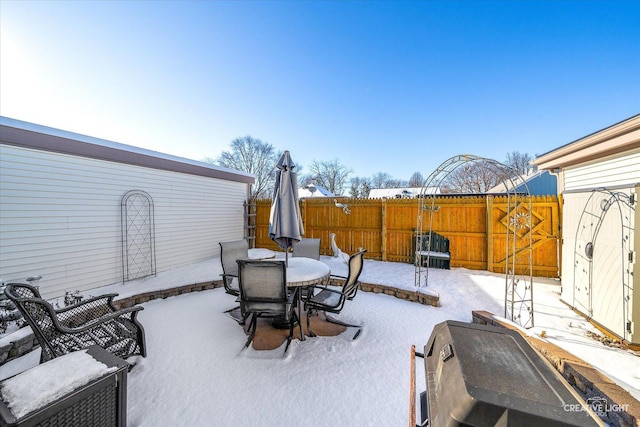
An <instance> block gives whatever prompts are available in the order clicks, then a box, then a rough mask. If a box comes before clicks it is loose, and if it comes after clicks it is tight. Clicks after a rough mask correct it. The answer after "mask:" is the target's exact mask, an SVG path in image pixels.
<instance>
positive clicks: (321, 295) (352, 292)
mask: <svg viewBox="0 0 640 427" xmlns="http://www.w3.org/2000/svg"><path fill="white" fill-rule="evenodd" d="M366 252H367V250H366V249H362V248H361V249H360V250H359V251H358V252H356V253H354V254H353V255H351V256H350V257H349V274H348V276H347V277H344V276H339V275H335V274H332V275H331V276H330V277H329V283H328V285H327V286H318V285H315V286H311V287H310V288H309V290H308V293H307V297H306V298H305V300H304V306H305V309H306V311H307V330H308V331H309V336H312V337H314V336H316V335H315V334H314V333H313V331H312V330H311V323H310V320H309V318H310V317H311V315H312V314H313V313H316V312H318V311H324V312H325V313H336V314H338V313H340V312H341V311H342V309H343V308H344V304H345V302H347V301H350V300H352V299H353V298H354V297H355V296H356V293H357V292H358V288H359V287H360V282H359V280H358V279H359V278H360V273H362V267H363V266H364V254H365V253H366ZM330 285H332V286H341V287H340V288H339V289H335V288H330V287H328V286H330ZM316 291H319V292H317V293H316ZM326 319H327V321H328V322H332V323H336V324H338V325H343V326H347V327H353V328H358V331H357V332H356V334H355V335H354V336H353V339H356V338H357V337H358V335H360V332H361V330H362V326H361V325H353V324H350V323H345V322H342V321H340V320H337V319H335V318H333V317H331V316H329V315H326Z"/></svg>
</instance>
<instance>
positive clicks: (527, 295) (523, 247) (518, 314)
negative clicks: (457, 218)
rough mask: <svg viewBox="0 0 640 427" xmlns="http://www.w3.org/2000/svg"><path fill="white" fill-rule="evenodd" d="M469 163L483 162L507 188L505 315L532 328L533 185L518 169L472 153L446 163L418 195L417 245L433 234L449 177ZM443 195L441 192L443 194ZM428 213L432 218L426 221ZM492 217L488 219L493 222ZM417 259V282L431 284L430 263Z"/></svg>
mask: <svg viewBox="0 0 640 427" xmlns="http://www.w3.org/2000/svg"><path fill="white" fill-rule="evenodd" d="M469 163H482V164H484V165H486V167H487V168H489V169H490V170H491V172H492V173H494V174H495V175H496V176H498V177H499V178H500V179H501V181H502V183H503V185H504V186H505V189H506V197H507V215H506V216H505V218H504V219H503V220H502V221H501V223H502V224H503V225H504V226H505V229H506V248H505V252H506V256H505V258H504V269H505V294H504V316H505V317H506V318H507V319H509V320H511V321H513V322H516V323H518V324H519V325H520V326H523V327H525V328H530V327H532V326H533V267H532V261H533V257H532V233H531V230H532V211H531V197H530V193H529V187H528V186H527V183H526V182H525V180H524V179H523V178H522V177H521V176H520V174H519V173H518V172H517V171H515V170H514V169H512V168H510V167H508V166H506V165H504V164H502V163H500V162H497V161H495V160H491V159H486V158H483V157H478V156H473V155H469V154H463V155H458V156H454V157H452V158H450V159H449V160H447V161H445V162H444V163H442V164H441V165H440V166H439V167H438V168H437V169H436V170H435V171H434V172H433V173H432V174H431V175H429V177H428V178H427V179H426V180H425V181H424V184H423V185H422V188H421V192H420V196H419V197H418V219H417V220H418V224H417V228H416V239H415V240H416V247H415V250H416V251H418V250H419V249H420V248H422V236H423V235H424V234H425V232H426V233H429V234H431V233H432V231H433V230H432V224H433V219H434V215H435V214H436V212H437V211H438V209H439V207H438V206H436V205H435V201H436V197H438V196H439V195H438V194H435V193H436V190H437V189H438V188H440V187H441V185H442V184H443V182H444V181H445V179H446V178H447V177H448V176H449V174H451V173H452V172H453V171H454V170H456V169H457V168H458V167H460V166H462V165H465V164H469ZM440 196H441V195H440ZM425 216H427V217H428V219H427V220H425ZM491 220H492V219H491V218H488V219H487V221H491ZM418 258H419V257H414V259H415V285H416V287H420V286H427V283H428V279H429V262H428V258H427V263H426V266H424V265H422V263H421V262H419V261H418Z"/></svg>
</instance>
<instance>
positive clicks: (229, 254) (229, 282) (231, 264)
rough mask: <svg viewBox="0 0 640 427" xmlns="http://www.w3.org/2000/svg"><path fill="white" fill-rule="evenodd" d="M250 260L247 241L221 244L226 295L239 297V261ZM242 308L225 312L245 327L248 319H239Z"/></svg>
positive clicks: (242, 317)
mask: <svg viewBox="0 0 640 427" xmlns="http://www.w3.org/2000/svg"><path fill="white" fill-rule="evenodd" d="M248 258H249V243H248V242H247V241H246V240H245V239H241V240H234V241H230V242H220V263H221V264H222V283H223V285H224V290H225V292H226V293H228V294H230V295H233V296H236V297H239V296H240V287H239V285H238V263H237V262H236V261H238V260H239V259H248ZM239 310H240V306H235V307H232V308H230V309H228V310H226V311H225V313H227V314H228V315H229V316H230V317H231V318H232V319H233V320H235V321H236V322H238V323H239V324H241V325H244V322H245V321H246V318H245V317H244V316H240V317H239V314H238V312H239Z"/></svg>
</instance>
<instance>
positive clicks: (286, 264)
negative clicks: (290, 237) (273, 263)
mask: <svg viewBox="0 0 640 427" xmlns="http://www.w3.org/2000/svg"><path fill="white" fill-rule="evenodd" d="M284 268H289V245H287V248H286V249H285V250H284Z"/></svg>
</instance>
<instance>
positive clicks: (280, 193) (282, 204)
mask: <svg viewBox="0 0 640 427" xmlns="http://www.w3.org/2000/svg"><path fill="white" fill-rule="evenodd" d="M295 167H296V165H295V164H294V163H293V160H291V155H290V154H289V151H285V152H284V153H283V154H282V156H280V159H279V160H278V163H277V164H276V168H277V169H278V170H277V171H276V183H275V190H274V192H273V201H272V202H271V212H270V214H269V238H271V240H273V241H274V242H276V243H277V244H278V246H280V247H281V248H283V249H284V250H285V263H287V264H288V262H289V255H288V251H289V248H290V247H291V246H293V245H294V244H296V243H297V242H299V241H300V239H301V238H302V235H304V227H303V225H302V216H301V215H300V206H299V205H298V177H297V174H296V173H295V172H294V171H293V169H294V168H295Z"/></svg>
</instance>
